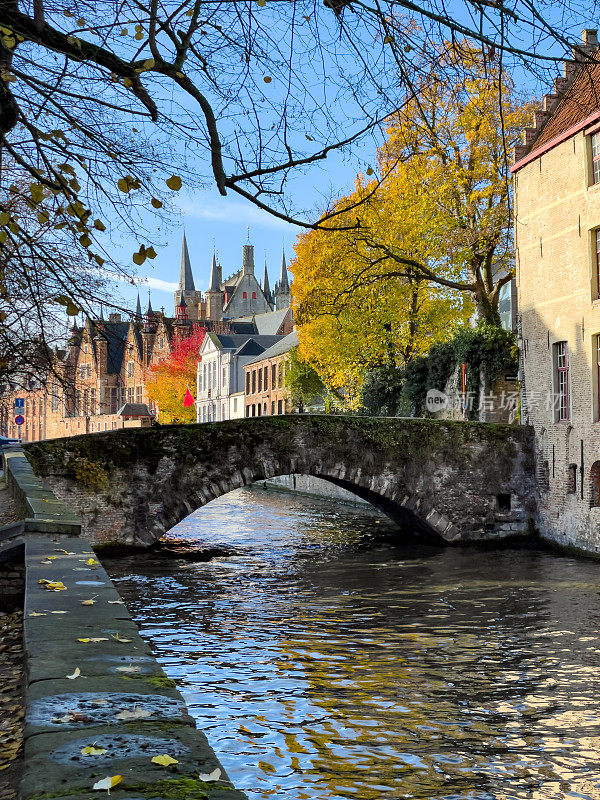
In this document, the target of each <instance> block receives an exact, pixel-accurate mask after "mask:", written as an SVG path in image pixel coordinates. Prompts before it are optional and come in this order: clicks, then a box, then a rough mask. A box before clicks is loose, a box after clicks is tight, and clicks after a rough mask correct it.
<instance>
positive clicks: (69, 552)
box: [54, 547, 75, 558]
mask: <svg viewBox="0 0 600 800" xmlns="http://www.w3.org/2000/svg"><path fill="white" fill-rule="evenodd" d="M54 552H55V553H63V555H65V556H74V555H75V553H72V552H71V551H70V550H63V549H62V548H61V547H55V548H54ZM55 558H56V556H55Z"/></svg>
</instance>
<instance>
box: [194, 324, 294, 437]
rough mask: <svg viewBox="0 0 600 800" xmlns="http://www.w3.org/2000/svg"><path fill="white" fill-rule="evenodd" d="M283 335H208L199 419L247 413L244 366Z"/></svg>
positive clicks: (201, 374) (199, 393) (202, 354)
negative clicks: (245, 408)
mask: <svg viewBox="0 0 600 800" xmlns="http://www.w3.org/2000/svg"><path fill="white" fill-rule="evenodd" d="M283 338H284V337H283V336H247V335H242V334H221V333H212V332H209V333H207V334H206V336H205V338H204V341H203V343H202V347H201V349H200V357H201V361H200V362H199V363H198V370H197V387H196V389H197V391H196V421H197V422H222V421H223V420H227V419H238V418H239V417H243V416H244V365H245V364H247V363H248V361H251V360H252V359H253V358H256V356H257V355H260V353H263V352H264V351H265V350H266V349H267V348H268V347H271V345H273V344H275V342H277V341H279V340H280V339H283Z"/></svg>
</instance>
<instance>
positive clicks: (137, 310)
mask: <svg viewBox="0 0 600 800" xmlns="http://www.w3.org/2000/svg"><path fill="white" fill-rule="evenodd" d="M135 317H136V319H137V321H138V322H141V319H142V304H141V303H140V293H139V292H138V296H137V305H136V307H135Z"/></svg>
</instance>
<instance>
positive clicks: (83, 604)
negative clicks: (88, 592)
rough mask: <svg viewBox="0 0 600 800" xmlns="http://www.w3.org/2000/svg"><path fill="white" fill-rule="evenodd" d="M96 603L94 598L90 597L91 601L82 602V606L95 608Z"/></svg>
mask: <svg viewBox="0 0 600 800" xmlns="http://www.w3.org/2000/svg"><path fill="white" fill-rule="evenodd" d="M95 602H96V601H95V600H94V598H93V597H90V599H89V600H82V601H81V605H82V606H93V605H94V603H95Z"/></svg>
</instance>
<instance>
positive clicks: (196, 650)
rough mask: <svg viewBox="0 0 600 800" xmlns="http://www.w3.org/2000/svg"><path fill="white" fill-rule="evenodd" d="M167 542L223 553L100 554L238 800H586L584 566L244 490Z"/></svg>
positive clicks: (595, 646) (594, 663)
mask: <svg viewBox="0 0 600 800" xmlns="http://www.w3.org/2000/svg"><path fill="white" fill-rule="evenodd" d="M170 535H172V536H177V537H183V538H187V539H190V540H193V541H201V542H205V543H210V544H220V545H223V546H225V547H227V548H230V549H232V550H234V551H235V552H234V554H232V555H228V556H223V557H220V558H217V559H215V560H212V561H209V562H206V563H190V562H189V561H186V560H179V559H164V558H161V557H159V556H157V555H156V554H148V555H142V556H140V555H135V556H130V557H126V558H121V559H114V560H110V561H107V562H106V566H107V568H108V570H109V571H110V573H111V575H112V576H113V578H114V579H115V582H116V586H117V588H118V590H119V592H120V593H121V594H122V596H123V598H124V599H125V600H126V602H127V605H128V606H129V608H130V610H131V612H132V614H133V616H134V618H135V619H136V621H137V622H138V624H139V625H140V627H141V631H142V635H143V636H145V637H146V638H147V639H148V640H149V641H150V642H151V644H152V646H153V648H154V651H155V653H156V655H157V657H158V659H159V661H160V662H161V664H162V665H163V667H164V669H165V670H166V672H167V674H168V675H169V676H170V677H172V678H173V679H174V680H175V681H176V682H177V684H178V686H179V687H180V689H181V690H182V692H183V694H184V696H185V697H186V700H187V702H188V705H189V708H190V711H191V713H192V715H193V716H194V717H195V719H196V720H197V725H198V727H199V728H201V729H202V730H203V731H204V732H205V733H206V735H207V736H208V738H209V740H210V743H211V744H212V746H213V748H214V749H215V750H216V752H217V755H218V756H219V758H220V759H221V761H222V762H223V764H224V765H225V768H226V769H227V771H228V772H229V775H230V777H231V778H232V780H233V781H234V783H235V785H236V786H238V787H239V788H240V789H243V790H244V791H245V792H246V793H247V794H248V796H249V797H250V798H251V799H252V800H258V798H269V797H284V798H286V800H302V799H303V798H310V800H339V799H340V798H356V799H357V800H371V799H372V798H373V799H374V798H388V799H389V800H396V799H398V800H399V799H400V798H428V800H467V799H468V800H488V799H489V800H492V799H493V800H512V798H515V799H518V800H521V799H523V800H525V798H527V800H554V798H561V799H562V798H579V799H580V800H581V798H585V799H587V800H598V798H600V770H599V769H598V766H597V764H598V752H599V750H600V670H599V668H598V664H599V661H600V659H599V656H600V633H599V620H600V564H597V563H595V562H593V561H587V560H577V559H574V558H570V557H564V556H559V555H555V554H552V553H549V552H541V551H536V550H531V549H504V550H496V551H490V550H487V551H482V550H477V549H444V550H438V549H435V548H426V547H422V546H421V547H417V546H415V545H414V544H409V545H402V544H401V543H399V542H398V537H397V535H396V529H395V527H394V526H393V525H392V523H390V522H388V521H387V520H386V519H385V517H380V516H377V515H376V514H374V513H371V512H370V511H368V510H364V509H361V508H354V507H352V506H344V505H342V504H337V503H333V502H327V501H321V500H313V499H309V498H305V497H297V496H291V495H286V494H280V493H271V492H265V491H262V490H256V489H242V490H238V491H236V492H232V493H231V494H228V495H225V496H224V497H221V498H220V499H219V500H216V501H214V502H212V503H210V504H209V505H208V506H206V507H205V508H203V509H201V510H199V511H197V512H196V513H195V514H193V515H192V516H190V517H188V518H187V519H186V520H185V521H184V522H183V523H181V525H179V526H177V528H175V529H173V531H171V533H170Z"/></svg>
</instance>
